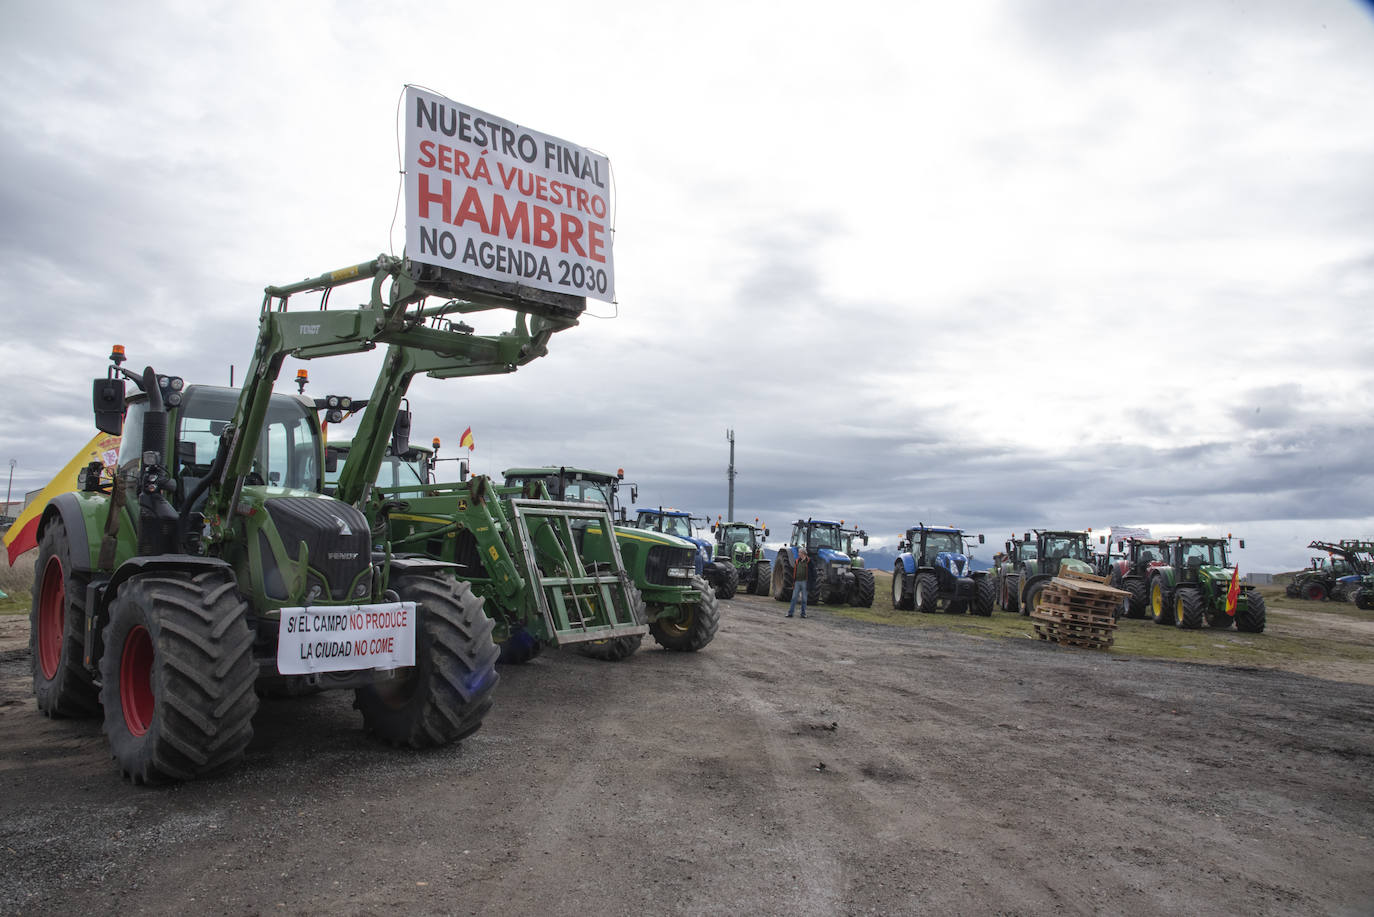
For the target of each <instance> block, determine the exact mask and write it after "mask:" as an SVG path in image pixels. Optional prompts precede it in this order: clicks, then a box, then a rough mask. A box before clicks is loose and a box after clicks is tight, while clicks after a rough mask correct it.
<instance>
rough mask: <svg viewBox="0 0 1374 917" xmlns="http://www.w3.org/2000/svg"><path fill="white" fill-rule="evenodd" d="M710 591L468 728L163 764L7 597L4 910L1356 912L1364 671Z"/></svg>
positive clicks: (304, 705) (282, 745)
mask: <svg viewBox="0 0 1374 917" xmlns="http://www.w3.org/2000/svg"><path fill="white" fill-rule="evenodd" d="M722 606H723V615H722V621H723V623H722V626H721V630H720V634H719V636H718V637H717V639H716V640H715V642H714V643H712V644H711V645H710V646H709V647H707V648H706V650H704V651H703V652H701V653H698V654H694V655H676V654H669V653H665V652H662V651H660V650H659V649H658V648H657V647H656V646H653V645H652V643H651V642H649V641H646V644H645V646H644V648H643V649H641V650H640V652H639V653H638V654H636V655H635V656H633V657H631V658H630V659H629V660H627V661H625V662H623V663H619V664H606V663H597V662H593V661H591V660H587V659H584V658H581V657H579V656H576V655H573V654H571V653H566V652H565V653H546V654H545V655H544V656H542V657H540V658H539V659H536V660H535V661H534V662H532V663H531V664H529V665H526V666H523V667H518V668H511V669H506V670H503V672H502V683H501V685H500V688H499V699H498V702H497V706H496V708H495V709H494V710H493V712H492V714H491V715H490V716H489V717H488V718H487V720H486V724H485V725H484V727H483V728H482V730H481V731H480V732H478V733H477V734H476V735H474V736H472V737H471V738H469V739H468V740H466V741H464V742H463V743H462V744H461V745H459V746H456V747H452V748H446V749H441V750H438V751H433V752H428V753H414V752H406V751H395V750H391V749H387V748H383V747H379V746H378V745H376V744H374V743H373V742H371V741H370V740H368V739H367V738H366V737H365V736H364V735H363V734H362V732H361V728H360V722H361V721H360V719H359V717H358V716H357V714H356V713H354V712H353V711H352V710H351V708H350V702H351V699H350V698H349V697H347V696H344V695H340V694H322V695H317V696H315V697H310V698H304V699H297V700H290V701H272V702H265V704H264V706H263V708H262V710H261V712H260V713H259V716H258V718H257V720H256V721H255V726H256V737H255V739H254V741H253V744H252V745H251V746H250V748H249V752H248V756H247V759H246V760H245V761H244V762H242V764H241V765H239V766H238V767H237V768H235V769H234V770H232V771H230V772H228V773H226V774H223V775H221V776H216V777H213V778H210V779H206V780H202V781H199V782H196V783H192V784H187V785H184V786H180V787H175V788H171V789H151V790H149V789H142V788H136V787H133V786H130V785H128V784H126V783H124V782H122V781H121V780H120V778H119V777H118V775H117V773H116V771H115V768H114V766H113V763H112V762H111V761H110V759H109V755H108V751H107V749H106V745H105V741H104V738H103V737H102V735H101V733H100V730H99V727H98V725H97V724H95V723H93V722H90V721H53V720H47V719H44V718H43V717H41V716H39V715H38V714H37V713H36V711H35V709H34V705H33V700H32V697H31V694H30V686H29V674H28V670H29V658H28V652H27V647H26V642H27V634H26V631H27V622H26V621H25V620H24V618H22V617H5V618H0V736H2V737H3V743H2V744H0V790H2V792H0V812H3V815H0V912H4V913H25V914H27V913H35V914H36V913H53V914H58V913H60V914H73V913H81V914H113V913H120V914H137V913H151V914H184V913H205V914H265V913H273V914H276V913H288V914H289V913H323V912H328V913H331V914H381V913H388V912H393V913H394V912H400V913H457V914H497V915H502V914H532V913H540V914H579V915H582V914H595V915H600V914H626V915H629V914H634V915H640V914H778V915H783V914H787V915H793V914H798V915H808V914H913V913H921V914H984V913H986V914H994V913H996V914H1089V913H1110V914H1246V915H1267V914H1272V915H1288V914H1350V915H1355V914H1369V913H1371V912H1374V870H1371V869H1370V863H1371V861H1374V840H1372V839H1371V838H1374V781H1371V775H1372V774H1374V770H1372V765H1374V687H1372V686H1369V685H1364V684H1355V683H1350V682H1345V681H1335V680H1321V679H1317V678H1314V677H1311V676H1310V675H1303V674H1295V673H1289V672H1281V671H1274V670H1267V669H1266V670H1260V669H1241V668H1226V667H1219V666H1210V665H1191V664H1183V663H1171V662H1158V661H1148V660H1141V659H1129V658H1128V659H1117V658H1115V657H1107V656H1104V655H1102V654H1100V653H1094V652H1092V651H1083V650H1073V649H1068V648H1062V647H1057V646H1053V645H1050V644H1045V643H1040V642H1037V641H1033V640H1009V639H985V638H974V637H967V636H961V635H957V634H952V633H949V632H946V631H943V630H940V629H934V628H923V629H909V628H893V627H888V626H883V625H874V624H865V623H860V622H855V621H851V620H848V619H844V618H840V617H837V616H835V615H833V614H831V613H829V612H827V611H825V610H823V609H821V610H816V611H814V612H813V616H812V617H811V618H809V619H807V620H804V621H803V620H795V619H794V620H785V619H783V618H782V616H781V608H782V606H780V605H777V604H775V603H773V602H771V601H768V600H766V599H761V598H744V597H741V598H737V599H735V600H733V601H729V602H724V603H722ZM1324 623H1328V624H1330V622H1324ZM1331 626H1332V627H1338V626H1339V625H1337V624H1331Z"/></svg>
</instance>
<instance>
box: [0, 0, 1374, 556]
mask: <svg viewBox="0 0 1374 917" xmlns="http://www.w3.org/2000/svg"><path fill="white" fill-rule="evenodd" d="M0 55H2V56H0V59H3V61H4V64H3V65H0V81H3V83H2V84H0V88H2V89H3V91H2V92H0V132H3V141H2V142H0V157H2V159H0V169H3V174H4V176H5V181H4V182H3V185H2V186H0V187H2V188H3V190H2V191H0V193H3V205H2V206H0V215H2V216H0V220H2V223H0V232H2V233H3V235H2V236H0V244H2V245H3V253H2V256H3V257H2V261H0V263H3V265H4V267H3V271H4V274H3V278H4V282H3V284H0V297H2V298H3V300H2V301H0V340H3V342H4V354H5V359H4V360H3V361H0V384H3V387H4V392H5V394H6V397H5V398H4V400H3V402H0V462H5V463H6V464H7V460H8V459H10V458H12V459H14V460H16V466H15V469H14V485H13V487H14V491H15V493H16V494H17V495H22V493H23V492H24V491H25V490H31V489H34V488H37V487H41V486H42V485H43V484H45V483H46V482H47V481H48V479H49V478H50V477H51V476H52V475H53V474H54V473H55V472H56V471H57V470H58V469H59V468H60V467H61V466H62V465H64V464H65V463H66V462H67V461H68V460H69V459H70V458H71V457H72V454H73V453H74V452H75V451H76V450H77V449H78V448H79V447H81V446H82V445H84V443H85V442H86V440H87V439H88V438H89V437H90V436H91V435H92V434H93V432H94V431H93V428H92V420H91V416H92V415H91V411H90V380H91V379H92V378H94V377H96V376H98V375H102V374H103V373H104V369H105V366H106V360H105V357H106V355H107V354H108V352H109V345H110V344H111V343H122V344H124V345H125V347H126V348H127V349H128V352H129V356H130V362H131V364H133V365H135V366H137V367H142V366H143V365H145V364H152V365H154V366H155V367H157V368H158V369H159V371H163V372H170V373H176V374H180V375H183V376H185V377H186V378H187V380H188V381H202V382H212V383H217V384H225V383H227V381H228V376H229V367H230V365H231V364H232V365H234V366H236V367H237V370H238V371H239V372H240V373H241V371H242V369H243V367H244V366H245V365H246V364H247V362H248V359H249V357H250V355H251V350H252V345H253V340H254V335H255V331H256V324H257V316H258V309H259V306H260V303H261V298H262V288H263V287H264V286H266V285H267V284H273V283H284V282H287V281H291V280H295V279H299V278H301V277H305V276H308V275H315V274H319V273H322V272H324V271H327V270H331V269H334V268H337V267H342V266H345V265H349V264H353V263H356V262H359V261H363V260H366V259H368V258H371V257H373V256H375V255H376V254H377V253H379V252H384V251H387V252H390V251H395V252H396V253H399V252H400V248H401V245H402V243H403V238H404V234H403V232H402V226H401V223H399V222H398V223H397V224H396V225H395V226H394V227H393V212H394V208H395V206H396V197H397V190H398V179H399V175H398V168H399V164H398V158H397V123H396V111H397V102H398V99H399V96H400V93H401V91H402V88H403V86H404V84H405V83H407V82H410V83H416V84H419V85H423V86H427V87H429V88H431V89H433V90H434V91H436V92H439V93H441V94H443V95H446V96H448V97H450V98H452V99H455V100H457V101H460V102H463V103H465V104H467V105H470V106H473V107H476V108H479V109H482V110H485V111H487V112H490V113H492V114H496V115H499V116H501V117H503V118H507V119H510V120H512V121H516V122H519V123H520V124H522V125H526V126H529V127H531V128H534V129H537V130H540V131H544V132H546V133H549V134H553V135H555V136H558V137H562V138H565V139H567V140H570V141H572V142H574V143H578V144H582V145H584V146H587V147H592V148H595V149H597V150H599V151H601V152H603V153H605V154H606V155H607V156H609V157H610V160H611V164H612V167H613V169H614V173H615V181H616V205H617V206H616V221H615V230H616V232H615V236H614V258H615V268H616V288H617V293H618V299H619V302H618V304H617V305H614V306H613V305H610V304H606V303H598V302H589V307H590V308H589V312H590V313H595V314H596V315H598V316H604V317H603V318H597V317H590V316H589V317H587V318H585V319H584V320H583V321H582V322H581V324H580V325H579V326H578V327H577V328H574V329H571V330H569V331H566V332H563V333H561V334H560V335H558V336H556V337H555V338H554V341H553V343H552V346H551V348H550V350H551V352H550V355H549V356H548V357H546V358H544V359H542V360H538V361H536V362H534V363H532V364H530V365H529V366H527V367H525V368H523V369H521V370H520V371H519V372H518V373H516V374H515V375H513V376H501V377H492V378H485V379H476V380H450V381H443V382H441V381H437V380H431V379H423V380H420V381H418V382H417V383H416V384H415V386H413V388H412V390H411V404H412V407H413V408H414V410H415V418H416V419H415V435H416V438H417V439H423V440H428V438H429V437H430V436H431V435H438V436H440V437H441V438H442V439H443V440H444V442H445V444H446V446H445V452H446V454H448V455H454V454H456V452H457V444H458V437H459V434H460V433H461V432H462V430H463V429H464V427H466V426H468V425H471V426H472V428H473V432H474V437H475V439H476V447H477V448H476V451H475V452H474V453H473V460H474V465H475V467H476V469H477V470H478V471H482V472H488V473H496V472H499V471H500V470H501V469H503V468H505V467H508V466H510V465H516V464H549V463H554V464H558V463H563V464H572V465H586V466H593V467H605V468H612V469H613V468H615V467H617V466H620V467H624V468H625V470H626V476H627V478H628V479H631V480H634V481H637V482H638V483H639V486H640V502H641V504H645V503H647V504H654V505H656V504H659V503H662V504H664V505H673V506H676V507H679V508H682V509H688V510H691V511H692V512H696V513H701V514H703V515H704V514H710V515H711V516H714V515H716V514H717V513H724V511H725V509H726V474H725V472H726V466H727V462H728V444H727V443H726V439H725V431H726V429H727V428H733V429H734V431H735V435H736V440H737V455H736V461H737V467H738V472H739V476H738V479H737V485H736V495H735V506H736V517H737V518H750V519H752V518H753V517H755V516H760V517H762V518H763V519H764V520H765V521H767V522H768V523H769V524H770V526H772V527H773V529H774V533H775V535H776V534H778V533H779V532H780V531H781V530H783V529H785V528H786V526H787V523H789V522H790V521H791V520H793V519H795V518H797V517H798V516H807V515H815V516H825V517H834V518H844V519H846V520H847V521H849V522H856V523H858V524H860V525H862V526H863V527H864V528H866V529H867V530H868V531H869V532H871V533H873V535H874V536H875V539H876V540H878V541H887V542H890V541H892V540H895V537H896V535H897V533H898V532H899V531H901V530H902V529H904V528H905V527H906V526H908V525H912V524H915V523H916V522H917V521H921V520H924V521H927V522H938V523H944V524H956V525H961V526H963V527H964V528H966V529H969V530H971V531H975V532H978V531H981V532H985V533H987V534H988V536H989V540H990V541H993V542H998V543H1000V541H1001V540H1002V539H1004V538H1005V537H1006V535H1007V534H1008V533H1010V532H1011V531H1022V530H1024V529H1026V528H1030V527H1071V528H1086V527H1089V526H1091V527H1093V528H1094V529H1098V530H1100V529H1102V528H1105V527H1106V526H1109V525H1111V524H1113V523H1115V524H1122V525H1144V526H1148V527H1150V528H1151V529H1152V530H1154V531H1156V532H1159V533H1165V534H1188V533H1205V534H1225V533H1227V532H1234V533H1235V534H1236V535H1237V536H1239V537H1245V538H1246V539H1247V543H1248V549H1247V551H1246V552H1244V553H1243V554H1242V555H1241V558H1240V561H1241V565H1242V569H1255V570H1269V571H1278V570H1285V569H1293V568H1295V567H1298V566H1301V565H1303V564H1304V563H1305V562H1306V558H1307V557H1308V556H1309V554H1310V553H1311V552H1309V551H1307V550H1306V549H1305V547H1304V546H1305V545H1306V544H1307V542H1308V541H1309V540H1311V539H1313V538H1328V539H1337V538H1346V537H1374V486H1371V484H1372V483H1374V482H1372V481H1371V468H1372V467H1374V463H1371V457H1372V456H1374V427H1371V417H1374V411H1371V406H1372V405H1371V401H1372V400H1374V394H1371V393H1374V377H1372V376H1371V373H1374V370H1372V369H1371V359H1370V357H1371V353H1372V352H1374V311H1371V308H1370V306H1371V300H1372V299H1374V14H1371V9H1370V6H1369V5H1368V4H1364V3H1357V2H1354V0H1310V2H1303V0H1260V2H1225V0H1201V2H1177V3H1149V2H1142V3H1134V4H1126V3H1102V2H1096V0H1007V2H970V3H963V4H949V3H896V2H892V3H869V2H849V3H843V4H835V3H811V4H805V3H793V4H775V3H767V4H765V3H758V4H753V3H742V2H738V0H730V2H720V3H716V2H705V3H696V4H692V5H691V8H690V10H689V9H688V8H687V6H685V5H683V4H656V3H620V4H601V5H580V4H568V3H563V2H559V3H521V4H514V5H511V4H505V5H490V4H468V3H464V4H457V3H454V4H436V3H423V4H419V3H417V4H410V3H405V2H392V3H386V4H373V3H360V2H359V3H353V2H339V3H327V2H315V3H305V2H301V3H254V2H241V0H235V2H225V3H203V2H196V3H169V4H147V3H120V4H90V3H73V2H61V0H58V2H45V3H37V2H25V0H20V2H16V3H12V4H9V5H8V6H7V9H6V28H5V29H4V30H3V32H2V33H0ZM334 304H335V305H338V301H337V300H336V301H335V303H334ZM480 330H487V329H485V328H483V329H480ZM493 330H494V329H493ZM301 366H307V364H302V363H298V362H296V361H291V360H288V362H287V365H286V367H285V368H284V370H283V373H282V380H281V382H280V384H279V386H278V388H279V389H281V390H294V388H293V386H292V385H291V384H290V381H291V379H292V377H294V376H295V370H296V369H297V368H299V367H301ZM375 366H376V360H375V357H371V356H364V357H357V358H348V359H336V360H320V361H314V362H312V363H311V364H308V366H307V368H308V369H309V370H310V375H311V378H312V380H313V381H312V385H311V389H310V392H311V393H313V394H325V393H326V392H340V393H347V394H353V395H355V396H359V397H362V396H365V395H366V393H367V392H368V390H369V389H370V387H371V383H372V381H373V371H374V369H375ZM4 467H5V466H4V465H0V470H4ZM449 467H452V466H449Z"/></svg>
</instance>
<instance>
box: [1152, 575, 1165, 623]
mask: <svg viewBox="0 0 1374 917" xmlns="http://www.w3.org/2000/svg"><path fill="white" fill-rule="evenodd" d="M1150 610H1151V611H1153V612H1154V615H1155V617H1156V618H1162V617H1164V590H1163V589H1161V588H1160V587H1159V583H1157V582H1156V583H1154V584H1153V585H1151V586H1150Z"/></svg>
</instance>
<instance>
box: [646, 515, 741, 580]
mask: <svg viewBox="0 0 1374 917" xmlns="http://www.w3.org/2000/svg"><path fill="white" fill-rule="evenodd" d="M708 522H709V520H708V519H707V518H706V517H704V516H693V515H692V514H691V513H685V512H683V511H682V510H677V509H665V508H663V507H662V506H660V507H657V508H656V509H648V508H641V509H640V510H639V511H638V512H637V513H635V520H634V523H633V525H634V527H635V528H637V529H643V530H644V531H646V532H663V533H664V534H667V535H672V536H673V537H674V538H681V539H682V540H683V541H688V542H691V543H692V546H693V547H695V548H696V549H697V555H696V572H697V576H700V577H701V578H702V579H704V580H706V582H707V584H709V585H710V587H711V591H712V592H714V593H715V595H716V598H718V599H732V598H734V597H735V592H736V591H737V590H738V589H739V572H738V571H737V570H736V569H735V565H734V564H733V563H731V562H729V561H728V560H723V559H721V560H718V559H716V558H715V557H714V556H713V552H712V550H711V542H710V540H709V539H706V538H698V537H697V536H696V534H695V531H696V529H697V528H705V527H706V526H707V524H708Z"/></svg>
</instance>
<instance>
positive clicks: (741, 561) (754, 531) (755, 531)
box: [711, 516, 773, 595]
mask: <svg viewBox="0 0 1374 917" xmlns="http://www.w3.org/2000/svg"><path fill="white" fill-rule="evenodd" d="M711 528H712V530H713V531H714V532H715V533H716V552H715V555H716V556H715V560H716V561H717V562H718V563H730V564H733V565H734V568H735V575H736V579H737V580H738V582H739V585H740V588H742V589H744V590H745V592H746V593H752V594H754V595H767V594H768V590H769V588H770V587H771V585H772V578H773V566H772V564H770V563H769V562H768V558H767V556H765V555H764V553H763V542H764V539H766V538H767V537H768V527H767V526H765V525H761V524H760V523H759V520H758V519H755V520H754V521H753V522H752V523H749V522H722V521H721V520H720V517H719V516H717V517H716V524H715V525H713V526H712V527H711Z"/></svg>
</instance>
